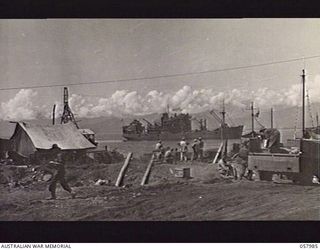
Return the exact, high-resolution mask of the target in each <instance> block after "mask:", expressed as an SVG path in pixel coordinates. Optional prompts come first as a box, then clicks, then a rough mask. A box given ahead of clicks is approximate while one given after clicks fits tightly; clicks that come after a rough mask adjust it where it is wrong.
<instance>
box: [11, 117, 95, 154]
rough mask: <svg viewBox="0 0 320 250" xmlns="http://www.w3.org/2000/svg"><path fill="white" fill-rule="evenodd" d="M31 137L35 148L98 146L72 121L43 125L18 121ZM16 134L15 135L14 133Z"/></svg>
mask: <svg viewBox="0 0 320 250" xmlns="http://www.w3.org/2000/svg"><path fill="white" fill-rule="evenodd" d="M18 126H20V127H21V128H22V129H23V130H24V131H25V132H26V133H27V134H28V136H29V137H30V139H31V141H32V143H33V144H34V146H35V148H38V149H50V148H52V145H53V144H57V145H58V147H59V148H61V149H63V150H67V149H74V150H75V149H89V148H95V147H96V146H95V145H93V144H92V143H91V142H89V141H88V140H87V139H86V138H85V137H84V136H83V135H82V134H81V133H80V132H79V131H78V129H77V128H76V126H75V125H74V124H72V123H67V124H57V125H51V126H42V125H36V124H31V123H26V122H18V123H17V127H16V128H18ZM13 136H14V135H13Z"/></svg>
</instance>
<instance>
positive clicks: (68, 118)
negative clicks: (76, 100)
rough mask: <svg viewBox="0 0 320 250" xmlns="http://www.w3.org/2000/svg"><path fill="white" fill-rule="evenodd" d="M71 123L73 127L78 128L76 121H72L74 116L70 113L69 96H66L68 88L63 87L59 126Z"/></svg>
mask: <svg viewBox="0 0 320 250" xmlns="http://www.w3.org/2000/svg"><path fill="white" fill-rule="evenodd" d="M68 122H73V123H74V125H76V127H77V128H79V126H78V124H77V122H76V120H75V119H74V115H73V113H72V111H71V108H70V106H69V94H68V88H67V87H64V89H63V113H62V116H61V124H63V123H68Z"/></svg>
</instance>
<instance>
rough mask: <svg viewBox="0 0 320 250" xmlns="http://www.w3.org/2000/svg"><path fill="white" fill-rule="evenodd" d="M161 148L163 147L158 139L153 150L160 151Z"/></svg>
mask: <svg viewBox="0 0 320 250" xmlns="http://www.w3.org/2000/svg"><path fill="white" fill-rule="evenodd" d="M162 148H163V145H162V141H160V140H159V141H158V142H157V144H156V148H155V150H159V151H161V150H162Z"/></svg>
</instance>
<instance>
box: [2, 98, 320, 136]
mask: <svg viewBox="0 0 320 250" xmlns="http://www.w3.org/2000/svg"><path fill="white" fill-rule="evenodd" d="M319 109H320V103H315V104H313V105H312V112H313V123H314V125H316V119H315V112H316V111H317V110H319ZM226 111H227V116H226V122H227V123H228V124H229V125H231V126H232V125H240V124H242V125H244V126H245V127H244V130H245V132H246V131H248V132H249V131H250V130H251V111H250V110H246V109H245V110H244V109H241V108H238V107H232V109H229V110H228V108H226ZM255 112H257V110H255ZM301 112H302V111H301V108H297V107H274V127H276V128H282V129H289V128H291V129H294V127H295V126H297V128H301V116H302V115H301ZM192 116H193V117H194V118H197V119H201V118H205V119H207V125H208V129H214V128H217V127H218V126H219V123H218V122H217V121H216V120H215V119H214V118H213V117H212V116H211V114H210V113H209V112H202V113H197V114H192ZM270 117H271V116H270V110H260V114H259V117H258V118H257V120H258V121H259V122H260V123H261V124H262V125H264V126H265V127H270ZM142 118H144V119H147V120H148V121H150V122H154V121H160V114H149V115H145V116H133V115H132V116H128V117H126V118H123V119H121V118H118V117H97V118H79V119H78V120H79V121H78V123H79V126H80V127H81V128H90V129H91V130H93V131H94V132H95V133H96V137H97V139H100V140H120V139H121V133H122V126H123V125H125V124H128V123H130V122H131V121H132V120H133V119H138V120H140V121H141V122H142V123H146V122H145V121H143V120H142ZM32 122H36V123H38V124H43V125H49V124H51V120H49V119H38V120H34V121H32ZM57 122H59V121H58V120H57ZM306 125H307V127H308V126H312V123H311V118H310V112H309V111H308V108H306ZM14 126H15V124H12V123H9V122H8V121H3V120H2V121H0V138H10V136H11V135H12V133H13V132H14ZM192 126H193V128H198V126H199V124H198V122H197V121H196V120H193V121H192ZM260 128H261V126H260V125H259V124H258V123H257V122H255V129H256V130H259V129H260Z"/></svg>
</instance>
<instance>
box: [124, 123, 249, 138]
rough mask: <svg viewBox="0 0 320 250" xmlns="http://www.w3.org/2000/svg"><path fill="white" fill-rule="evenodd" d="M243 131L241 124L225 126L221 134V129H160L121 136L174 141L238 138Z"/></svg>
mask: <svg viewBox="0 0 320 250" xmlns="http://www.w3.org/2000/svg"><path fill="white" fill-rule="evenodd" d="M242 131H243V126H237V127H227V128H223V134H222V131H221V129H220V128H219V129H216V130H203V131H200V130H195V131H189V132H181V133H171V132H166V131H161V132H159V133H152V134H151V133H150V134H144V133H141V134H126V133H124V134H123V135H122V136H123V138H124V140H128V141H156V140H162V141H176V140H181V138H182V137H185V139H186V140H192V139H195V138H199V137H202V139H211V140H220V139H221V138H223V139H240V138H241V135H242Z"/></svg>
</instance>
